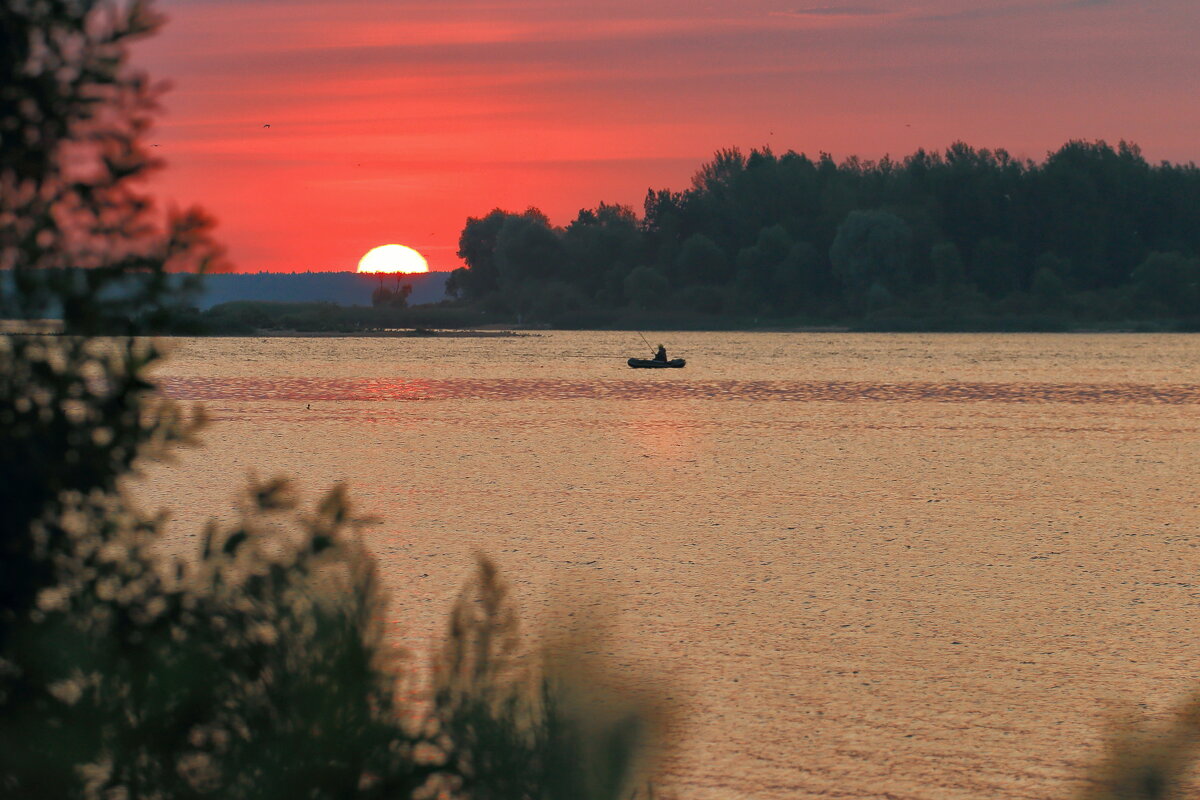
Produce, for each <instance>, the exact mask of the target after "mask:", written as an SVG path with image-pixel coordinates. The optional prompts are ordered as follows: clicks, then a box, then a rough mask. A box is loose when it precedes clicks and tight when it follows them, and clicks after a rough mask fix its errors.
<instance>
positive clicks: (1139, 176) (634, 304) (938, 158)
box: [447, 141, 1200, 330]
mask: <svg viewBox="0 0 1200 800" xmlns="http://www.w3.org/2000/svg"><path fill="white" fill-rule="evenodd" d="M459 248H460V249H459V256H460V257H461V258H462V259H463V260H464V262H465V263H466V265H467V266H466V267H464V268H461V269H458V270H456V271H455V272H453V273H452V274H451V276H450V278H449V281H448V282H447V292H448V293H449V294H450V295H451V296H452V297H456V298H458V300H459V301H460V303H461V304H463V305H464V306H467V307H470V308H473V309H478V310H479V311H480V312H482V313H484V314H486V315H488V316H499V317H505V316H511V317H514V318H519V319H521V320H523V321H526V322H544V323H547V324H550V325H554V326H558V327H604V326H614V325H617V326H619V325H620V324H621V323H622V322H623V321H624V322H627V323H628V322H636V323H637V324H640V325H647V326H651V325H654V323H656V322H657V323H660V326H670V325H681V326H698V325H705V324H714V323H715V324H718V325H726V324H759V325H761V324H770V323H771V322H773V321H774V322H780V323H785V324H793V325H804V324H812V325H820V324H845V325H849V326H851V327H860V328H868V329H869V328H880V329H934V330H936V329H948V330H952V329H975V328H977V329H1006V328H1016V329H1019V328H1030V329H1050V330H1054V329H1067V328H1071V327H1089V326H1097V327H1121V326H1132V327H1135V328H1137V327H1142V328H1145V329H1152V330H1153V329H1166V330H1171V329H1186V330H1191V329H1197V328H1200V258H1198V255H1200V169H1198V168H1197V167H1196V165H1195V164H1187V165H1179V164H1171V163H1166V162H1163V163H1159V164H1149V163H1147V161H1146V160H1145V159H1144V158H1143V156H1142V154H1141V151H1140V149H1139V148H1138V147H1137V146H1136V145H1134V144H1129V143H1126V142H1121V143H1120V144H1119V145H1118V146H1117V147H1116V148H1113V147H1111V146H1110V145H1108V144H1107V143H1105V142H1103V141H1096V142H1088V141H1071V142H1068V143H1067V144H1065V145H1063V146H1062V147H1061V148H1060V149H1059V150H1057V151H1056V152H1053V153H1050V154H1049V155H1048V156H1047V157H1046V159H1045V160H1044V161H1043V162H1041V163H1035V162H1034V161H1032V160H1019V159H1016V158H1013V157H1012V156H1010V155H1009V154H1008V153H1007V152H1006V151H1004V150H987V149H975V148H973V147H970V146H968V145H966V144H963V143H961V142H960V143H956V144H954V145H952V146H951V147H949V148H948V149H947V150H946V151H945V152H944V153H936V152H927V151H925V150H918V151H917V152H916V153H913V154H912V155H910V156H907V157H906V158H904V159H903V160H899V161H894V160H892V159H890V158H884V159H882V160H879V161H867V160H863V159H860V158H857V157H851V158H848V159H846V160H844V161H842V162H841V163H838V162H835V161H834V160H833V159H832V158H831V157H830V156H829V155H828V154H824V153H822V154H821V155H820V157H818V158H817V159H815V160H814V159H811V158H809V157H808V156H806V155H803V154H797V153H795V152H790V151H789V152H788V153H786V154H784V155H782V156H777V155H775V154H774V153H773V152H772V151H771V150H770V149H769V148H764V149H761V150H757V149H756V150H751V151H750V153H749V154H744V153H743V152H741V151H740V150H738V149H736V148H732V149H727V150H721V151H719V152H717V153H716V155H715V157H714V158H713V160H712V161H710V162H708V163H706V164H704V165H702V166H701V167H700V169H699V170H698V171H697V172H696V174H695V176H694V178H693V179H692V186H691V188H689V189H687V190H685V191H682V192H673V191H670V190H665V189H662V190H650V191H649V192H648V193H647V195H646V200H645V204H644V208H643V213H642V215H641V216H639V215H638V214H637V212H636V211H635V210H634V209H632V208H630V207H628V206H622V205H609V204H606V203H601V204H600V205H599V206H598V207H596V208H594V209H585V210H582V211H580V212H579V215H578V216H577V217H576V218H575V219H574V220H572V221H571V223H570V224H568V225H567V226H566V227H565V228H559V227H555V226H553V225H551V224H550V222H549V220H548V219H547V218H546V216H545V215H543V214H542V213H541V212H540V211H538V210H537V209H533V208H531V209H528V210H526V211H524V212H522V213H513V212H508V211H503V210H500V209H496V210H494V211H492V212H491V213H489V214H487V215H486V216H483V217H480V218H475V217H471V218H469V219H468V220H467V224H466V227H465V228H464V229H463V232H462V236H461V238H460V240H459Z"/></svg>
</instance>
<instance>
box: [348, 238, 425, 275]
mask: <svg viewBox="0 0 1200 800" xmlns="http://www.w3.org/2000/svg"><path fill="white" fill-rule="evenodd" d="M358 271H359V272H402V273H404V274H406V275H410V274H412V273H414V272H429V264H428V263H427V262H426V261H425V257H424V256H422V255H421V254H420V253H418V252H417V251H416V250H413V249H412V248H411V247H405V246H404V245H402V244H385V245H381V246H379V247H376V248H373V249H371V250H369V251H368V252H367V254H366V255H365V256H363V257H362V260H361V261H359V262H358Z"/></svg>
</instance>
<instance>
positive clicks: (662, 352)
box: [654, 344, 667, 361]
mask: <svg viewBox="0 0 1200 800" xmlns="http://www.w3.org/2000/svg"><path fill="white" fill-rule="evenodd" d="M654 360H655V361H666V360H667V348H665V347H663V346H662V345H661V344H660V345H659V346H658V352H657V353H655V354H654Z"/></svg>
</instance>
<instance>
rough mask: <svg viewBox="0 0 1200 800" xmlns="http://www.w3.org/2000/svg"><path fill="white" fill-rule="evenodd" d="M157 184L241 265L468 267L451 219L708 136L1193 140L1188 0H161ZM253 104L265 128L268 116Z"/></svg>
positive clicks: (616, 178) (604, 193) (749, 140)
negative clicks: (388, 260)
mask: <svg viewBox="0 0 1200 800" xmlns="http://www.w3.org/2000/svg"><path fill="white" fill-rule="evenodd" d="M158 8H159V9H160V10H161V11H163V12H165V13H166V15H167V16H168V18H169V22H168V24H167V26H166V28H165V29H164V30H163V32H162V33H160V34H159V35H158V36H156V37H154V38H153V39H150V40H147V41H146V42H144V43H142V44H140V45H138V47H137V48H136V49H135V52H134V60H135V63H137V64H138V65H139V66H142V67H145V68H147V70H148V71H149V72H150V73H151V75H152V76H154V77H155V78H165V79H169V80H170V81H171V83H172V84H173V89H172V90H171V91H170V93H169V94H167V95H166V97H165V98H164V102H163V105H164V107H165V109H166V114H165V115H164V117H163V118H162V120H161V121H160V123H159V125H158V127H157V128H156V129H155V132H154V133H153V134H152V141H153V142H155V143H157V144H158V145H159V147H158V148H157V149H156V150H155V152H156V153H158V154H161V156H162V157H163V158H164V159H165V161H166V162H167V169H166V170H165V171H164V172H163V173H162V174H161V175H160V176H159V177H157V178H156V179H155V183H154V186H153V188H154V191H155V193H156V194H157V196H158V197H159V198H161V199H162V200H164V201H170V202H173V203H175V204H177V205H187V204H191V203H199V204H200V205H202V206H204V207H205V208H207V209H208V210H209V211H210V212H212V213H213V214H215V215H216V217H217V218H218V220H219V227H218V236H219V238H220V239H221V240H222V241H223V242H224V243H225V244H226V245H227V246H228V248H229V256H230V259H231V260H232V262H233V264H234V267H235V269H237V270H238V271H242V272H255V271H259V270H270V271H304V270H308V269H311V270H343V269H353V268H354V267H355V265H356V264H357V262H358V259H359V258H360V257H361V256H362V254H363V253H365V252H366V251H367V250H368V249H370V248H371V247H374V246H376V245H379V244H385V243H389V242H395V243H399V244H405V245H408V246H410V247H414V248H416V249H417V250H419V251H421V252H422V253H423V254H424V255H425V256H426V258H427V259H428V260H429V262H430V265H431V268H433V269H452V268H454V267H457V266H460V265H461V264H460V262H459V260H458V258H457V257H456V256H455V250H456V249H457V242H458V234H459V232H460V231H461V230H462V226H463V223H464V222H465V220H466V218H467V216H481V215H483V214H486V213H487V212H488V211H490V210H491V209H492V208H495V207H501V208H506V209H510V210H515V211H519V210H523V209H524V208H526V207H527V206H530V205H533V206H537V207H539V208H541V209H542V210H543V211H544V212H546V213H547V214H548V215H549V216H550V218H551V220H552V221H553V222H555V223H556V224H566V223H567V222H569V221H570V220H571V219H572V218H573V217H574V216H575V214H576V213H577V212H578V211H579V209H580V208H585V207H593V206H595V205H597V204H598V203H599V202H600V201H606V202H610V203H611V202H620V203H628V204H631V205H633V206H634V207H635V208H636V209H638V210H639V212H640V210H641V202H642V199H643V198H644V196H645V194H646V190H647V189H648V188H650V187H653V188H656V189H658V188H671V189H683V188H685V187H686V186H687V185H688V184H689V182H690V179H691V175H692V173H693V172H694V171H695V170H696V168H697V167H698V166H699V165H700V164H701V163H702V162H703V161H706V160H708V159H709V158H710V157H711V156H712V154H713V152H714V151H715V150H717V149H718V148H723V147H729V146H739V147H742V148H743V149H749V148H751V147H756V146H762V145H770V146H771V147H772V148H773V149H774V150H775V151H776V152H777V153H782V152H785V151H787V150H789V149H791V150H796V151H798V152H807V153H809V154H810V155H813V156H816V155H817V154H818V153H819V152H821V151H826V152H829V153H832V154H833V155H834V157H835V158H837V159H839V160H840V159H841V158H843V157H845V156H848V155H852V154H857V155H860V156H863V157H867V158H878V157H879V156H882V155H884V154H891V155H892V156H897V157H898V156H903V155H906V154H908V153H910V152H912V151H913V150H915V149H916V148H917V147H925V148H927V149H943V148H945V147H946V146H947V145H949V144H950V143H951V142H953V141H955V140H958V139H962V140H964V141H966V142H968V143H969V144H972V145H975V146H979V147H1004V148H1006V149H1008V150H1009V151H1010V152H1012V153H1013V154H1014V155H1018V156H1022V157H1032V158H1035V159H1041V158H1042V157H1043V156H1044V155H1045V153H1046V152H1047V151H1048V150H1052V149H1055V148H1057V147H1058V146H1059V145H1061V144H1062V143H1063V142H1064V141H1066V140H1067V139H1072V138H1086V139H1096V138H1103V139H1107V140H1108V141H1110V142H1113V143H1115V142H1116V141H1117V140H1119V139H1122V138H1124V139H1127V140H1131V141H1134V142H1137V143H1138V144H1140V145H1141V146H1142V149H1143V151H1144V152H1145V154H1146V156H1147V157H1148V158H1149V159H1151V160H1159V159H1166V160H1171V161H1194V160H1200V140H1198V139H1197V138H1196V132H1197V131H1200V47H1198V46H1197V42H1198V41H1200V2H1197V0H1154V2H1145V0H1002V1H1001V2H968V0H911V1H910V0H877V2H872V0H849V2H847V3H837V2H836V0H811V4H809V2H806V0H738V1H737V2H733V0H723V2H714V1H713V0H640V1H635V0H613V1H611V2H605V0H589V1H588V2H583V1H582V0H478V1H471V2H468V1H465V0H425V1H424V2H409V1H408V0H386V1H385V0H341V1H340V2H329V0H321V2H311V1H310V0H165V1H160V2H159V3H158ZM267 124H269V125H270V127H269V128H265V127H263V126H264V125H267Z"/></svg>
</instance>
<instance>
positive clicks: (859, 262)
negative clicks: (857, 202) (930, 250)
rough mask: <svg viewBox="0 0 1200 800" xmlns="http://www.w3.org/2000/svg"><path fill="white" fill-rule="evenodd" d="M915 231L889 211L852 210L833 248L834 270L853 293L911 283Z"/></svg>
mask: <svg viewBox="0 0 1200 800" xmlns="http://www.w3.org/2000/svg"><path fill="white" fill-rule="evenodd" d="M911 242H912V234H911V233H910V232H909V230H908V226H907V225H905V224H904V220H902V219H900V218H899V217H897V216H896V215H895V214H890V213H888V212H886V211H852V212H850V214H849V215H848V216H847V217H846V220H845V222H843V223H842V224H841V226H840V227H839V228H838V232H837V237H836V238H835V239H834V240H833V246H832V247H830V249H829V260H830V262H831V263H832V265H833V272H834V275H836V276H837V277H838V278H839V279H840V280H841V281H842V283H843V284H844V285H845V286H846V288H847V290H848V291H849V292H850V293H851V294H852V295H857V294H859V293H861V292H862V291H863V290H865V289H867V288H869V287H870V286H872V285H874V284H876V283H878V284H879V285H880V286H882V287H884V288H887V285H888V284H891V285H892V286H895V287H897V288H900V287H903V286H905V285H906V284H907V275H906V273H905V269H906V267H907V264H908V255H909V247H910V245H911Z"/></svg>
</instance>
